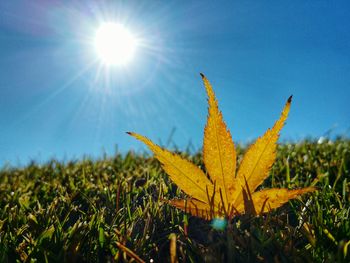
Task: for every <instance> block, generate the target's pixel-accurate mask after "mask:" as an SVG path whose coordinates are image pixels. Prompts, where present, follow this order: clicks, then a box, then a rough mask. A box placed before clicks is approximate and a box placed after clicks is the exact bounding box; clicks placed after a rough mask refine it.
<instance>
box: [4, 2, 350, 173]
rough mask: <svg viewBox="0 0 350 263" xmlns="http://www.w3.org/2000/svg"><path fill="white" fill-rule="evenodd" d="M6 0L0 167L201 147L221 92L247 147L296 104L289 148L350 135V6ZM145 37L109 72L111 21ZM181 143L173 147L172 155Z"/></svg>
mask: <svg viewBox="0 0 350 263" xmlns="http://www.w3.org/2000/svg"><path fill="white" fill-rule="evenodd" d="M115 2H116V1H110V2H108V1H106V2H102V1H1V2H0V58H1V59H0V166H1V165H4V164H5V163H7V162H10V163H11V164H12V165H18V164H26V163H27V162H28V161H30V160H36V161H39V162H43V161H46V160H48V159H49V158H52V157H55V158H58V159H60V160H69V159H71V158H73V159H76V158H81V157H82V156H84V155H87V156H92V157H95V158H98V157H100V156H102V154H103V152H106V153H107V154H110V155H111V154H113V153H114V152H115V150H116V148H118V150H119V151H121V152H126V151H127V150H129V149H133V150H135V151H143V150H144V149H145V148H144V147H143V145H141V143H139V142H137V141H136V140H134V139H133V138H130V137H129V136H128V135H126V134H125V132H126V131H135V132H138V133H141V134H143V135H146V136H148V137H149V138H151V139H152V140H154V141H156V142H161V143H162V144H163V145H165V144H166V142H167V139H168V138H169V135H170V134H171V133H172V131H173V129H174V128H175V132H174V134H173V137H172V141H173V142H174V143H176V145H177V146H178V147H179V148H180V149H185V148H186V146H187V145H188V144H189V142H191V143H192V145H193V146H194V148H195V149H199V148H200V147H201V145H202V138H203V128H204V125H205V121H206V114H207V105H206V95H205V91H204V89H203V86H202V83H201V78H200V75H199V72H203V73H204V74H205V75H206V76H207V77H208V78H209V80H210V81H211V83H212V84H213V87H214V89H215V91H216V95H217V97H218V100H219V106H220V108H221V110H222V112H223V114H224V118H225V121H226V123H227V125H228V127H229V128H230V130H231V133H232V136H233V139H234V140H235V141H236V142H242V143H245V142H250V141H252V140H253V139H254V138H256V137H257V136H259V135H261V134H263V132H264V131H265V130H266V129H267V128H268V127H270V126H272V125H273V123H274V121H275V120H276V119H277V118H278V116H279V113H280V111H281V110H282V107H283V105H284V103H285V101H286V99H287V98H288V97H289V95H291V94H293V95H294V101H293V105H292V109H291V113H290V117H289V119H288V123H287V125H286V126H285V128H284V129H283V131H282V138H281V139H282V140H299V139H302V138H305V137H308V136H311V137H314V138H318V137H320V136H323V135H324V134H326V133H327V132H328V131H331V135H332V136H336V135H342V136H349V129H350V121H349V120H350V107H349V102H348V101H349V98H350V75H349V72H350V30H349V26H350V25H349V23H350V22H349V17H350V3H349V1H305V0H303V1H226V2H219V1H144V2H142V1H135V2H133V1H119V2H118V3H115ZM103 21H105V22H108V21H111V22H116V23H122V24H124V25H125V27H127V28H128V29H129V30H130V31H131V32H132V33H133V34H134V35H135V36H137V38H138V39H139V40H140V43H141V44H140V46H139V47H138V49H137V50H136V53H135V56H134V58H133V60H132V61H130V63H128V64H127V65H124V66H123V67H109V68H108V67H104V66H101V63H100V61H99V60H98V58H97V57H96V52H95V50H94V46H93V44H92V43H93V38H94V35H95V32H96V30H97V28H98V26H99V24H100V23H101V22H103ZM172 146H173V145H172V144H171V145H170V147H172Z"/></svg>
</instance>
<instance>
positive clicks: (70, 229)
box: [0, 140, 350, 262]
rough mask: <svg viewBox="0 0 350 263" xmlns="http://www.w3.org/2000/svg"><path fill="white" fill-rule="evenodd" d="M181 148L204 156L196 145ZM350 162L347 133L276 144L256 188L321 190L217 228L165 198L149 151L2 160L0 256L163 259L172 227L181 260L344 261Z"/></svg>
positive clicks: (197, 159) (168, 187) (349, 236)
mask: <svg viewBox="0 0 350 263" xmlns="http://www.w3.org/2000/svg"><path fill="white" fill-rule="evenodd" d="M239 152H240V153H242V149H239ZM186 155H187V154H186ZM187 157H188V158H190V159H191V161H193V162H194V163H196V164H198V165H202V162H201V156H200V155H199V154H195V155H187ZM349 170H350V141H348V140H337V141H335V142H332V143H331V142H328V141H325V142H323V143H321V144H318V143H317V142H313V141H306V142H300V143H297V144H282V145H280V146H279V148H278V157H277V161H276V163H275V165H274V166H273V169H272V172H271V173H272V176H270V177H269V179H267V180H266V181H265V182H264V184H263V187H290V188H293V189H294V188H298V187H304V186H308V185H310V184H316V187H317V188H318V191H317V192H315V193H313V194H308V195H306V196H302V197H301V199H299V200H293V201H291V202H289V203H288V204H287V205H285V206H283V207H282V208H280V209H278V210H276V211H273V212H272V213H271V214H268V215H265V216H262V217H248V216H240V217H237V218H235V219H234V220H233V222H230V223H229V224H228V225H227V227H226V228H225V229H221V228H218V229H217V230H215V229H214V228H213V224H212V223H211V222H206V221H204V220H201V219H198V218H194V217H190V216H187V215H185V214H184V213H183V212H181V211H179V210H177V209H175V208H173V207H170V206H168V205H166V204H163V203H162V200H166V199H171V198H174V197H177V196H181V195H182V193H181V192H180V191H179V190H178V189H176V186H175V185H173V184H171V182H170V181H169V180H168V179H167V176H166V175H165V174H164V172H163V171H162V169H161V167H160V165H159V163H158V162H157V161H156V160H155V159H153V158H149V157H147V156H139V155H135V154H133V153H128V154H127V155H126V156H121V155H116V156H114V157H112V158H104V159H102V160H98V161H92V160H89V159H86V160H82V161H72V162H69V163H60V162H57V161H55V160H52V161H50V162H49V163H47V164H45V165H38V164H35V163H32V164H30V165H28V166H27V167H25V168H4V169H2V171H0V197H1V199H0V262H7V261H11V262H12V261H15V260H22V261H27V262H30V261H31V260H35V259H36V260H37V261H38V262H45V261H49V262H63V261H70V262H107V261H110V262H113V260H116V261H117V262H128V261H130V260H134V261H136V262H137V260H139V259H138V258H137V257H139V258H140V259H142V260H145V261H146V262H150V260H151V259H152V260H153V261H154V262H169V261H170V251H171V250H170V241H171V240H172V248H173V250H172V251H174V235H172V233H174V234H175V235H176V240H177V241H176V243H175V244H176V248H175V249H176V250H175V251H176V256H177V257H178V259H179V262H184V261H186V262H202V261H206V262H220V261H221V262H230V261H231V260H233V259H234V260H236V261H238V262H248V261H252V262H256V261H257V262H259V261H266V262H272V261H277V262H290V261H302V262H322V261H337V262H341V261H344V262H346V261H348V260H349V259H350V258H349V257H350V256H349V254H350V252H349V251H348V250H349V248H348V246H349V240H350V218H349V213H350V206H349V204H350V189H349V188H350V183H349V181H350V172H349ZM172 253H173V252H172Z"/></svg>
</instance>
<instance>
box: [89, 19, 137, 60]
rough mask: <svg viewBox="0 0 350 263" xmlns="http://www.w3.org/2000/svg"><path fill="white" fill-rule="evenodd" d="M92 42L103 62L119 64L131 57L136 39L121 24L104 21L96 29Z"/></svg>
mask: <svg viewBox="0 0 350 263" xmlns="http://www.w3.org/2000/svg"><path fill="white" fill-rule="evenodd" d="M94 44H95V48H96V52H97V55H98V57H99V59H100V60H101V61H102V63H103V64H105V65H108V66H111V65H119V66H120V65H126V64H127V63H128V62H130V61H131V59H132V58H133V56H134V53H135V51H136V47H137V40H136V38H135V37H134V36H133V35H132V34H131V32H129V30H128V29H127V28H125V27H124V26H123V25H122V24H117V23H113V22H105V23H102V24H101V25H100V26H99V28H98V29H97V31H96V35H95V42H94Z"/></svg>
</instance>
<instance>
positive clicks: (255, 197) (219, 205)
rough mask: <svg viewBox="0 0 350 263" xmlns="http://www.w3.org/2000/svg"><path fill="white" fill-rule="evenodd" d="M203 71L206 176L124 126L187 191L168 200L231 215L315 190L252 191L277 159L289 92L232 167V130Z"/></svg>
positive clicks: (203, 212)
mask: <svg viewBox="0 0 350 263" xmlns="http://www.w3.org/2000/svg"><path fill="white" fill-rule="evenodd" d="M201 76H202V79H203V82H204V86H205V89H206V92H207V95H208V104H209V107H208V118H207V124H206V126H205V130H204V142H203V161H204V165H205V167H206V170H207V172H208V175H209V178H208V177H207V176H206V174H205V173H204V172H203V171H202V170H201V169H200V168H198V167H197V166H196V165H194V164H193V163H191V162H189V161H188V160H186V159H184V158H182V157H181V156H180V155H177V154H174V153H171V152H170V151H168V150H166V149H163V148H161V147H159V146H158V145H156V144H154V143H153V142H152V141H151V140H149V139H147V138H146V137H144V136H142V135H139V134H136V133H132V132H128V134H130V135H132V136H134V137H135V138H136V139H138V140H140V141H142V142H143V143H145V144H146V145H147V146H148V147H149V149H150V150H151V151H152V152H153V153H154V155H155V157H156V158H157V159H158V160H159V161H160V163H161V164H162V167H163V169H164V170H165V172H166V173H167V174H168V175H169V176H170V179H171V180H172V181H173V182H174V183H175V184H176V185H177V186H178V187H179V188H180V189H181V190H182V191H183V192H185V193H186V194H187V195H188V196H189V198H187V199H174V200H169V201H168V203H169V204H171V205H173V206H175V207H177V208H179V209H181V210H183V211H185V212H188V213H190V214H192V215H194V216H198V217H201V218H204V219H212V218H214V217H222V216H226V217H229V218H231V217H232V216H234V215H238V214H242V213H249V214H254V215H256V214H261V213H266V212H269V211H271V210H272V209H275V208H278V207H280V206H282V205H283V204H284V203H286V202H288V200H290V199H293V198H296V197H298V196H299V195H301V194H304V193H308V192H312V191H314V190H315V188H314V187H306V188H301V189H295V190H289V189H285V188H271V189H264V190H261V191H256V192H255V190H256V189H257V187H258V186H259V185H260V184H261V183H262V182H263V181H264V180H265V179H266V177H268V175H269V171H270V168H271V166H272V165H273V163H274V162H275V159H276V147H277V140H278V137H279V132H280V131H281V129H282V127H283V125H284V123H285V121H286V119H287V117H288V113H289V109H290V104H291V102H292V97H290V98H289V99H288V101H287V103H286V105H285V107H284V109H283V111H282V114H281V116H280V118H279V119H278V121H277V122H276V123H275V125H274V126H273V127H272V128H271V129H268V130H267V131H266V133H265V134H264V135H263V136H262V137H260V138H258V139H257V140H256V142H255V143H254V144H252V145H251V146H250V147H249V149H248V150H247V152H246V153H245V155H244V157H243V160H242V162H241V164H240V167H239V169H238V171H237V172H236V150H235V146H234V143H233V141H232V138H231V134H230V131H229V130H228V129H227V127H226V124H225V122H224V120H223V117H222V113H221V111H220V110H219V107H218V102H217V100H216V98H215V94H214V91H213V89H212V87H211V85H210V83H209V81H208V79H207V78H206V77H205V76H204V75H203V74H201Z"/></svg>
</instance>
